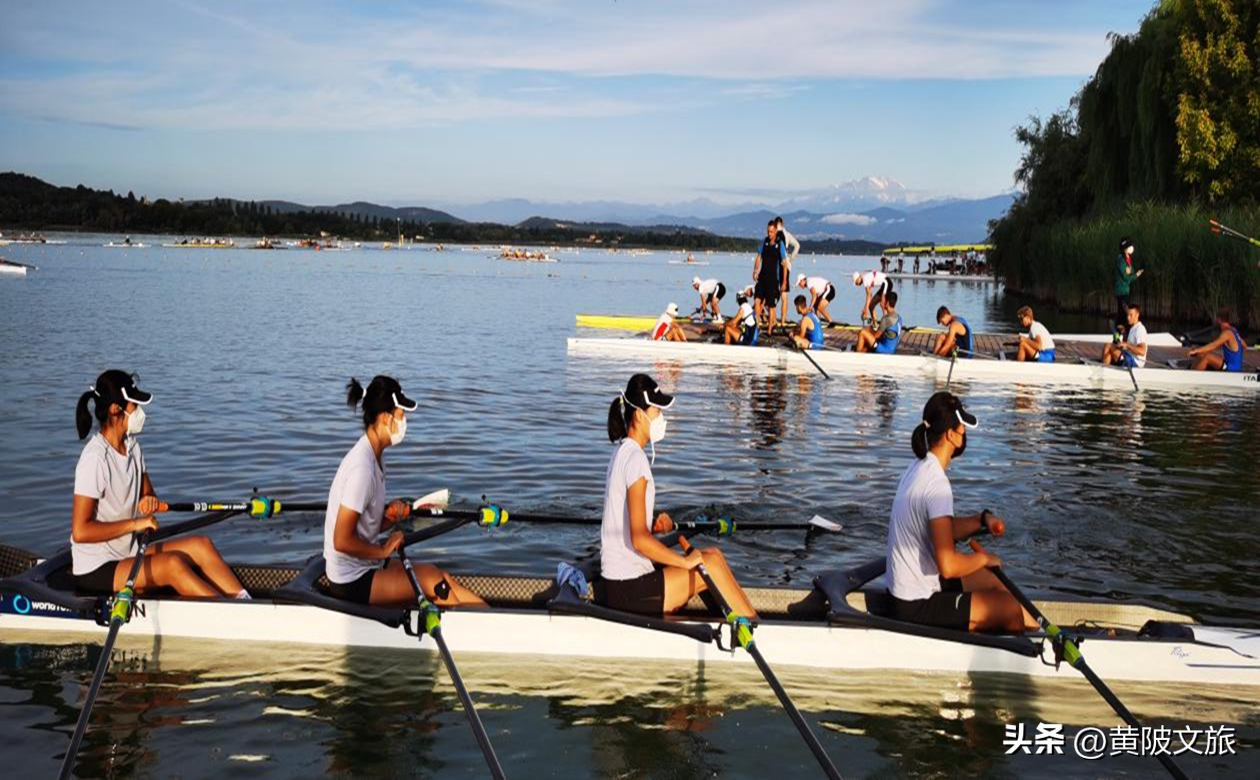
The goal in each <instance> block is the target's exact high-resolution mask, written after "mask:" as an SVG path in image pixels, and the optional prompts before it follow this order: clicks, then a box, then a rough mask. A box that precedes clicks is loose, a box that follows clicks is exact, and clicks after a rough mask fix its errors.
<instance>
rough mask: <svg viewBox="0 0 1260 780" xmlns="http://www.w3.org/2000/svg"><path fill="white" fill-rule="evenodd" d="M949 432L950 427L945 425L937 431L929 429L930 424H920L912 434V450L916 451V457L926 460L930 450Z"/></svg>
mask: <svg viewBox="0 0 1260 780" xmlns="http://www.w3.org/2000/svg"><path fill="white" fill-rule="evenodd" d="M948 430H949V428H948V426H944V425H942V426H941V427H940V429H939V430H937V429H936V427H931V428H929V427H928V423H925V422H921V423H919V424H918V426H917V427H916V428H915V429H914V433H912V434H910V448H911V449H912V450H914V456H915V457H916V458H918V459H919V460H923V459H924V458H926V457H927V455H928V450H930V449H931V448H932V447H933V446H934V445H935V444H936V443H937V442H938V441H940V440H941V437H942V436H944V435H945V433H946V432H947V431H948Z"/></svg>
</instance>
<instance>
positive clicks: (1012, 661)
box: [0, 599, 1260, 686]
mask: <svg viewBox="0 0 1260 780" xmlns="http://www.w3.org/2000/svg"><path fill="white" fill-rule="evenodd" d="M41 606H46V605H36V607H37V609H38V608H40V607H41ZM442 622H443V629H444V630H443V633H444V634H445V636H446V640H447V643H448V644H449V645H450V648H451V650H452V652H454V653H457V654H458V653H461V652H472V653H492V654H496V655H499V656H503V655H542V656H557V657H566V656H568V657H586V658H603V659H608V658H634V659H643V658H652V659H655V660H670V661H674V662H684V663H694V664H699V663H751V662H752V661H751V659H750V658H749V656H748V655H747V653H745V652H743V651H736V652H734V653H731V652H726V651H723V650H720V649H718V648H717V647H715V646H714V645H711V644H702V643H700V642H697V641H695V640H692V639H689V638H686V637H682V636H678V635H675V634H668V633H662V632H659V631H653V630H647V629H643V628H635V627H630V626H624V625H620V624H615V623H609V622H607V621H603V620H598V619H596V618H590V617H581V616H574V615H565V614H548V613H545V612H541V611H535V610H512V609H493V610H470V611H450V612H447V613H446V614H445V615H444V616H443V621H442ZM10 631H23V632H26V631H29V632H49V633H50V634H57V635H60V636H64V635H66V634H79V635H83V636H84V637H85V638H87V639H89V640H90V641H96V640H97V639H100V638H102V637H103V636H104V634H105V631H106V629H105V628H104V627H102V626H98V625H97V624H96V623H95V622H93V621H91V620H85V619H82V618H78V617H74V616H73V615H71V614H70V613H68V612H67V613H65V615H64V616H47V615H34V614H26V615H21V614H11V613H10V612H9V611H7V610H6V612H5V613H3V614H0V636H5V634H6V633H8V632H10ZM123 632H124V633H125V634H127V635H128V636H131V637H135V636H169V637H185V638H192V639H217V640H226V641H239V642H282V643H293V644H306V645H331V646H348V647H380V648H415V647H416V645H417V639H416V638H415V637H414V636H411V635H408V634H407V633H406V632H404V631H403V630H402V629H394V628H389V627H387V626H385V625H383V624H380V623H376V622H373V621H369V620H364V619H360V618H355V617H350V616H348V615H343V614H340V613H337V612H331V611H329V610H325V609H320V608H317V607H310V606H305V605H297V604H277V603H273V602H269V601H256V602H225V601H209V602H191V601H175V600H161V599H158V600H140V601H139V602H137V609H136V615H135V617H134V618H133V619H132V620H131V622H130V623H128V624H127V625H126V627H125V628H124V629H123ZM1195 632H1196V636H1198V637H1199V638H1200V641H1197V642H1196V641H1172V640H1159V641H1152V640H1137V639H1093V640H1087V641H1086V642H1085V643H1084V645H1083V648H1082V649H1083V650H1084V652H1085V655H1086V658H1087V659H1088V661H1089V664H1090V666H1091V667H1093V669H1094V671H1096V672H1097V673H1098V674H1099V675H1100V676H1101V677H1102V678H1103V679H1105V680H1128V681H1146V682H1156V681H1159V682H1170V683H1178V684H1181V683H1184V684H1213V685H1247V686H1260V633H1257V632H1250V633H1248V632H1244V631H1240V630H1236V629H1207V628H1204V627H1200V626H1196V627H1195ZM1205 639H1206V641H1208V642H1214V641H1217V642H1219V644H1220V646H1215V644H1205V643H1204V640H1205ZM1227 643H1228V645H1229V646H1225V645H1226V644H1227ZM419 644H420V646H421V647H422V648H423V649H426V650H429V651H434V650H436V646H435V645H434V644H433V641H432V640H431V639H429V638H428V637H425V638H423V639H421V640H419ZM757 646H758V647H760V648H761V651H762V653H763V654H764V655H765V656H766V659H767V660H768V661H769V662H770V663H771V664H774V665H776V666H778V665H782V666H787V667H802V668H813V669H839V670H846V669H847V670H880V669H890V670H891V669H895V670H910V671H935V672H952V673H960V674H961V673H1004V674H1015V675H1022V676H1033V677H1058V678H1076V677H1077V676H1078V675H1079V673H1078V672H1077V671H1076V670H1074V669H1072V668H1071V667H1069V666H1067V665H1066V664H1064V665H1063V666H1062V667H1060V668H1059V669H1057V670H1056V669H1055V668H1054V666H1053V665H1050V664H1046V663H1043V662H1042V660H1041V659H1039V658H1028V657H1025V656H1021V655H1016V654H1014V653H1011V652H1008V651H1005V650H1000V649H995V648H988V647H980V646H976V645H969V644H961V643H957V642H950V641H943V640H939V639H931V638H927V637H921V636H911V635H907V634H901V633H896V632H890V631H884V630H880V629H874V628H853V627H835V626H826V625H822V624H819V623H804V622H802V623H793V622H786V621H773V622H771V621H767V622H765V623H763V624H762V625H761V626H760V627H759V628H758V629H757Z"/></svg>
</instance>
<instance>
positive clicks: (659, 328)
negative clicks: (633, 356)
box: [652, 303, 687, 341]
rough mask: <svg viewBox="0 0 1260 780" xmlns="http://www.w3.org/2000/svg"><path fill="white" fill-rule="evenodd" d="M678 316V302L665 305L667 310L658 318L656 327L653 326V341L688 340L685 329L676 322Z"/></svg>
mask: <svg viewBox="0 0 1260 780" xmlns="http://www.w3.org/2000/svg"><path fill="white" fill-rule="evenodd" d="M677 318H678V304H676V303H671V304H669V305H668V306H666V307H665V312H664V313H663V314H661V316H660V318H658V319H657V320H656V327H654V328H652V340H653V341H686V340H687V334H686V333H683V329H682V328H680V327H679V326H678V323H677V322H674V320H675V319H677Z"/></svg>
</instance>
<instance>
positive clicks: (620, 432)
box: [608, 395, 634, 442]
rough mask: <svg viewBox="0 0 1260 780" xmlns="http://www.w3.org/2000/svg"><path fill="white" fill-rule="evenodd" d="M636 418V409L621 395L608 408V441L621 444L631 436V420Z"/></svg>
mask: <svg viewBox="0 0 1260 780" xmlns="http://www.w3.org/2000/svg"><path fill="white" fill-rule="evenodd" d="M633 418H634V407H633V406H631V405H630V404H628V403H626V399H625V396H622V395H619V396H617V397H616V398H614V399H613V401H612V403H611V404H609V406H608V440H609V441H611V442H619V441H621V440H622V439H624V438H626V437H627V436H629V435H630V420H632V419H633Z"/></svg>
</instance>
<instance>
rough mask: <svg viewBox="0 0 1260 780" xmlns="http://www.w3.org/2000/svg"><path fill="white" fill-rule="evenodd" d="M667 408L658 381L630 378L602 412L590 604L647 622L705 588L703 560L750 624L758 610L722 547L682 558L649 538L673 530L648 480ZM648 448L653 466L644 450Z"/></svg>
mask: <svg viewBox="0 0 1260 780" xmlns="http://www.w3.org/2000/svg"><path fill="white" fill-rule="evenodd" d="M673 403H674V397H673V396H671V395H668V394H666V393H664V392H662V391H661V389H660V387H659V386H658V385H657V383H656V380H654V379H652V377H650V376H648V375H647V374H635V375H634V376H632V377H630V381H629V382H628V383H626V389H625V390H624V391H623V392H621V393H619V394H618V395H617V397H615V398H614V399H613V400H612V404H611V405H610V406H609V407H608V440H609V441H611V442H612V443H613V444H614V445H615V447H614V448H613V451H612V456H611V457H610V458H609V459H608V470H607V472H606V473H605V477H604V516H603V520H602V521H601V524H600V532H599V539H600V544H599V560H600V576H599V579H597V580H595V582H594V583H593V590H594V595H595V602H596V603H597V604H599V605H601V606H605V607H608V608H610V609H617V610H621V611H623V612H633V613H636V614H640V615H650V616H653V617H661V616H662V615H664V614H668V613H670V612H675V611H677V610H679V609H681V608H682V607H683V606H684V605H685V604H686V603H687V602H688V601H690V600H691V597H692V596H694V595H696V594H698V593H702V592H704V591H705V590H706V589H707V587H708V585H707V583H706V582H705V580H704V578H703V577H702V576H701V573H700V572H699V571H698V569H697V567H698V566H699V565H700V564H701V563H704V565H705V568H706V569H708V572H709V576H710V578H711V579H712V581H713V584H714V585H716V586H717V588H718V590H719V591H720V593H721V595H722V596H723V597H724V598H725V600H726V603H727V604H729V605H730V607H731V609H732V610H733V611H734V612H735V614H736V615H739V616H742V617H744V618H747V619H748V620H756V619H757V612H756V610H754V609H753V607H752V604H751V603H749V601H748V596H747V595H746V594H745V593H744V590H743V589H742V588H741V587H740V586H739V583H738V582H736V580H735V575H734V574H732V573H731V568H730V566H729V565H728V564H727V562H726V557H725V556H724V555H722V551H721V550H719V549H717V548H716V547H711V548H708V549H704V550H701V549H700V548H692V549H691V551H690V552H688V553H686V554H685V555H684V554H681V553H679V552H676V551H674V550H672V549H670V548H669V547H667V546H665V545H664V544H663V543H662V542H661V541H660V540H659V539H657V538H656V537H655V536H654V535H653V534H663V533H668V532H670V531H672V530H674V521H673V519H672V518H670V516H669V515H668V514H666V513H665V512H661V513H660V514H659V515H655V514H654V512H655V511H656V509H655V504H656V480H655V478H654V477H653V476H652V461H654V460H655V459H656V445H657V444H658V443H659V442H660V441H661V440H662V439H664V438H665V430H666V426H665V410H666V409H668V408H669V407H670V406H672V405H673ZM649 445H650V446H651V447H652V460H651V461H650V460H648V456H647V453H645V452H644V451H643V449H644V448H645V447H647V446H649Z"/></svg>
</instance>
